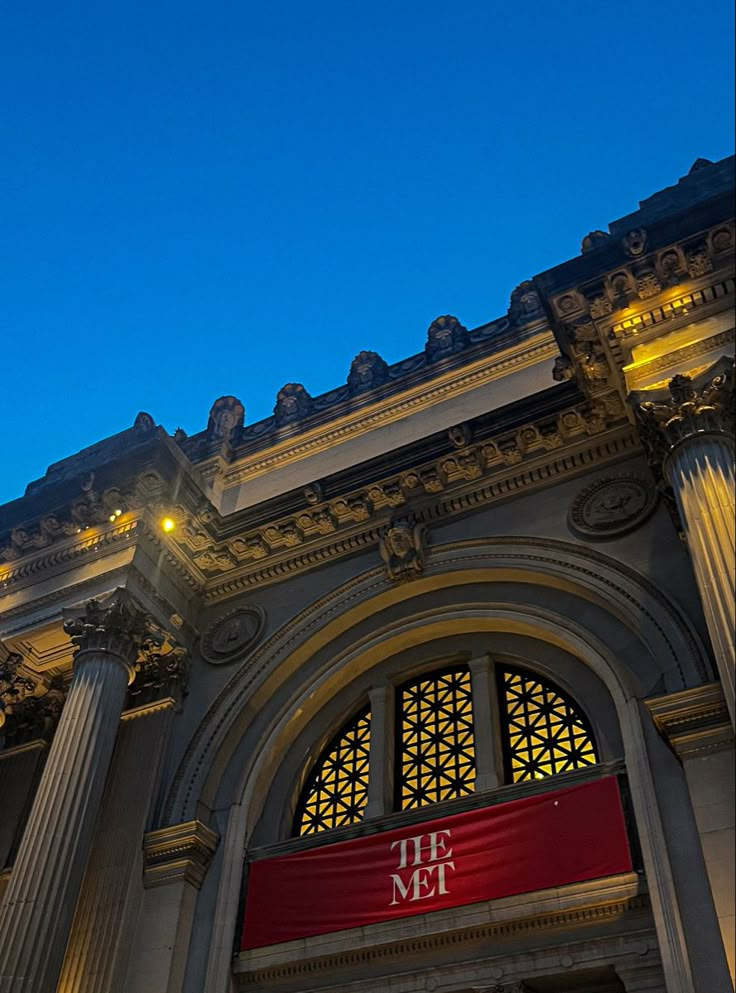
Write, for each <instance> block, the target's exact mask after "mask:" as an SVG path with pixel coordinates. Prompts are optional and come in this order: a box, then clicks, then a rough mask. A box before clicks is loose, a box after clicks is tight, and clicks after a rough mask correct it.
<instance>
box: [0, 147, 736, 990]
mask: <svg viewBox="0 0 736 993" xmlns="http://www.w3.org/2000/svg"><path fill="white" fill-rule="evenodd" d="M733 198H734V162H733V159H727V160H723V161H721V162H717V163H710V162H707V161H704V160H698V162H696V163H695V165H694V166H693V167H692V169H691V171H690V172H689V173H688V175H687V176H685V177H683V178H682V179H681V180H680V181H679V182H678V183H676V184H675V185H673V186H671V187H669V188H668V189H665V190H662V191H660V192H659V193H656V194H655V195H653V196H651V197H649V198H648V199H646V200H644V201H643V202H642V203H641V204H640V206H639V209H638V210H636V211H635V212H634V213H632V214H630V215H629V216H627V217H624V218H622V219H620V220H617V221H615V222H613V223H612V224H611V225H610V226H609V228H608V230H607V231H594V232H591V233H590V234H589V235H587V236H586V237H585V238H584V239H583V243H582V251H581V254H580V255H579V256H578V257H576V258H573V259H570V260H568V261H565V262H563V263H562V264H560V265H559V266H556V267H555V268H554V269H551V270H549V271H547V272H543V273H541V274H540V275H538V276H535V277H534V278H533V279H530V280H529V281H527V282H525V283H522V285H521V286H519V287H517V289H515V290H514V292H513V293H512V294H511V301H510V305H509V309H508V313H507V314H506V315H505V316H503V317H501V318H500V319H498V320H493V321H491V322H489V323H488V324H485V325H483V326H481V327H478V328H473V329H469V328H466V327H464V326H463V324H462V323H461V322H460V320H458V319H457V318H456V317H453V316H449V315H446V316H442V317H439V318H437V320H435V321H433V323H432V324H431V326H430V327H429V329H428V333H427V339H426V344H425V347H424V350H423V351H422V352H420V353H419V354H416V355H413V356H411V357H410V358H408V359H406V360H404V361H401V362H398V363H396V364H394V365H389V364H387V363H386V362H385V361H384V360H383V359H382V358H381V357H380V356H379V355H377V354H375V353H373V352H361V353H360V354H359V355H358V356H357V357H356V358H355V360H354V361H353V363H352V366H351V368H350V371H349V374H348V376H347V381H346V383H345V385H343V386H339V387H338V388H336V389H334V390H332V391H330V392H329V393H326V394H324V395H322V396H311V395H310V394H309V392H308V391H307V390H306V389H305V388H304V387H303V386H301V385H299V384H295V383H290V384H287V385H286V386H284V387H283V389H282V390H281V391H280V392H279V394H278V397H277V401H276V407H275V410H274V414H273V416H272V417H269V418H267V419H266V420H264V421H261V422H258V423H256V424H252V425H246V424H245V423H244V409H243V405H242V403H241V402H240V401H239V400H238V399H236V398H235V397H229V396H228V397H222V398H220V399H219V400H217V402H216V403H215V404H214V406H213V407H212V410H211V411H210V416H209V421H208V423H207V426H206V428H205V429H204V430H203V431H201V432H200V433H199V434H196V435H194V436H191V437H188V436H186V434H185V433H184V432H183V431H180V430H178V431H176V432H175V434H174V435H173V437H172V436H170V435H169V434H167V433H166V432H165V431H164V430H163V429H162V428H160V427H158V426H157V425H156V424H155V422H154V421H153V419H152V418H151V417H150V416H149V415H147V414H140V415H139V416H138V417H137V419H136V421H135V424H134V425H133V426H132V427H131V428H129V429H127V430H125V431H123V432H121V433H120V434H118V435H115V436H113V437H111V438H107V439H105V440H103V441H101V442H99V443H98V444H96V445H93V446H92V447H90V448H88V449H85V450H83V451H81V452H79V453H77V454H76V455H73V456H71V457H70V458H67V459H65V460H63V461H62V462H59V463H56V464H55V465H52V466H51V467H50V468H49V469H48V471H47V472H46V474H45V476H44V477H43V478H42V479H39V480H37V481H35V482H32V483H31V484H30V485H29V486H28V488H27V490H26V493H25V495H24V496H23V497H22V498H21V499H19V500H16V501H13V502H12V503H10V504H7V505H6V506H4V507H2V508H0V722H1V723H2V727H0V782H1V783H2V792H1V793H0V798H1V799H0V903H1V906H2V909H1V910H0V993H55V991H58V993H228V991H253V993H256V991H264V993H265V991H281V993H296V991H306V990H314V991H317V990H319V991H324V993H327V991H330V993H379V991H391V993H423V991H438V993H471V991H475V993H481V991H484V993H490V991H494V993H523V991H527V993H583V991H584V993H614V991H645V990H646V991H649V993H664V991H667V993H726V991H728V990H732V989H733V970H734V959H733V944H734V863H733V851H734V799H733V789H734V771H733V763H734V750H733V749H734V737H733V728H734V714H735V710H734V589H733V585H734V467H733V463H734V460H733V450H734V424H733V403H734V401H733V396H734V393H733V350H734V315H733V299H734V220H733ZM466 837H467V838H470V840H469V841H467V842H466V841H465V840H464V839H466ZM412 839H419V840H418V841H412ZM384 841H385V842H386V844H385V846H384V848H381V847H380V846H381V845H383V843H384ZM466 844H467V846H468V847H463V846H465V845H466ZM411 846H413V847H411ZM379 849H380V852H379ZM384 849H385V851H384ZM471 849H472V851H471ZM386 852H393V858H394V863H395V864H394V866H393V868H391V869H390V871H384V870H385V867H386V865H388V863H387V862H386V861H385V854H386ZM370 853H379V854H374V855H371V854H370ZM381 853H383V854H381ZM372 859H375V861H371V860H372ZM412 859H413V861H412ZM494 859H495V861H494ZM471 863H472V866H473V869H472V872H471V871H469V870H468V869H467V865H470V864H471ZM413 867H416V868H413ZM440 867H441V868H440ZM404 869H408V870H410V875H401V872H403V870H404ZM435 870H436V871H435ZM381 873H383V875H381ZM384 877H385V878H384ZM461 884H462V885H461ZM336 894H342V895H336ZM463 894H466V896H463ZM371 900H376V901H378V902H377V903H371ZM425 901H426V902H425ZM244 920H245V928H244V925H243V922H244Z"/></svg>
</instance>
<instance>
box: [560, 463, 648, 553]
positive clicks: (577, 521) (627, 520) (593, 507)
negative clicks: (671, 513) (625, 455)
mask: <svg viewBox="0 0 736 993" xmlns="http://www.w3.org/2000/svg"><path fill="white" fill-rule="evenodd" d="M657 498H658V493H657V490H656V489H655V487H654V485H653V484H652V483H650V482H649V480H647V479H645V478H643V477H641V476H636V475H633V474H632V475H629V474H626V475H617V476H604V477H603V478H602V479H597V480H596V481H595V482H594V483H591V484H590V485H589V486H586V487H585V489H583V490H581V491H580V492H579V493H578V495H577V496H576V497H575V500H574V501H573V504H572V507H571V508H570V513H569V516H568V525H569V527H570V530H571V531H573V532H574V533H575V534H577V535H578V536H579V537H581V538H587V539H588V540H589V541H602V540H604V539H606V538H617V537H618V536H619V535H622V534H627V533H628V532H629V531H633V530H634V529H635V528H638V527H639V525H640V524H643V523H644V521H645V520H646V519H647V518H648V517H649V515H650V514H651V513H652V511H653V510H654V508H655V507H656V505H657Z"/></svg>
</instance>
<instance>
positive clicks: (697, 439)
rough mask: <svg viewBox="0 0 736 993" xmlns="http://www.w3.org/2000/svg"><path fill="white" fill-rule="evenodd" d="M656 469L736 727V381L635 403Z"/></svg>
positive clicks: (716, 377) (726, 374) (724, 374)
mask: <svg viewBox="0 0 736 993" xmlns="http://www.w3.org/2000/svg"><path fill="white" fill-rule="evenodd" d="M632 399H633V402H634V408H635V410H636V414H637V419H638V421H639V425H640V430H641V435H642V440H643V442H644V445H645V447H646V449H647V452H648V455H649V458H650V463H651V464H652V468H653V470H654V472H655V475H657V476H658V477H659V479H660V481H661V482H662V483H663V484H666V485H668V486H669V487H670V488H671V492H672V494H673V496H674V500H675V503H676V506H677V510H678V513H679V517H680V521H681V525H682V529H683V533H684V537H685V539H686V541H687V545H688V548H689V550H690V555H691V559H692V563H693V570H694V572H695V579H696V581H697V584H698V589H699V591H700V597H701V600H702V603H703V610H704V612H705V618H706V621H707V624H708V631H709V633H710V637H711V642H712V644H713V651H714V654H715V658H716V663H717V666H718V673H719V675H720V677H721V682H722V684H723V692H724V696H725V698H726V704H727V706H728V711H729V714H730V715H731V721H732V723H734V724H736V659H735V657H734V626H735V624H736V603H735V599H734V584H735V576H736V554H735V552H734V541H735V540H736V526H735V523H734V373H733V362H732V360H729V359H722V360H720V361H719V362H718V363H716V365H715V366H713V367H712V368H711V369H710V370H708V372H707V373H704V374H703V375H701V376H699V377H697V378H696V379H690V377H689V376H675V377H674V379H672V380H671V381H670V384H669V387H668V395H667V396H663V395H662V394H660V393H640V394H635V395H632Z"/></svg>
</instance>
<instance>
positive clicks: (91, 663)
mask: <svg viewBox="0 0 736 993" xmlns="http://www.w3.org/2000/svg"><path fill="white" fill-rule="evenodd" d="M127 685H128V673H127V669H126V667H125V666H124V665H123V663H122V660H120V659H118V658H116V657H115V656H111V655H107V654H101V653H86V654H85V656H84V657H83V658H82V659H80V663H79V664H78V667H77V670H76V672H75V675H74V680H73V682H72V685H71V688H70V690H69V696H68V698H67V701H66V704H65V706H64V710H63V712H62V715H61V719H60V721H59V726H58V728H57V729H56V734H55V736H54V741H53V744H52V746H51V750H50V752H49V757H48V760H47V763H46V768H45V769H44V773H43V776H42V777H41V783H40V785H39V788H38V792H37V794H36V798H35V800H34V803H33V807H32V809H31V814H30V817H29V820H28V824H27V825H26V829H25V832H24V835H23V841H22V843H21V846H20V850H19V852H18V857H17V859H16V862H15V865H14V866H13V871H12V874H11V877H10V883H9V885H8V889H7V891H6V894H5V900H4V903H3V908H2V911H0V991H2V993H54V991H55V990H56V983H57V979H58V976H59V971H60V969H61V964H62V961H63V957H64V950H65V948H66V942H67V938H68V936H69V930H70V928H71V923H72V919H73V917H74V910H75V906H76V901H77V896H78V894H79V889H80V886H81V883H82V876H83V875H84V869H85V865H86V862H87V856H88V854H89V848H90V843H91V839H92V832H93V829H94V824H95V818H96V816H97V811H98V809H99V805H100V800H101V798H102V790H103V787H104V785H105V777H106V776H107V770H108V768H109V765H110V759H111V757H112V750H113V747H114V745H115V737H116V735H117V729H118V722H119V720H120V714H121V713H122V709H123V704H124V701H125V692H126V688H127Z"/></svg>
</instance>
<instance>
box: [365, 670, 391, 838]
mask: <svg viewBox="0 0 736 993" xmlns="http://www.w3.org/2000/svg"><path fill="white" fill-rule="evenodd" d="M369 697H370V701H371V749H370V758H369V762H370V768H369V770H368V802H367V803H366V807H365V819H366V820H370V819H372V818H374V817H383V815H384V814H388V813H390V811H391V801H392V799H393V775H392V772H393V764H392V757H393V751H394V749H393V742H394V691H393V687H392V686H389V685H388V683H386V684H385V685H384V686H377V687H375V689H372V690H371V691H370V694H369Z"/></svg>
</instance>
